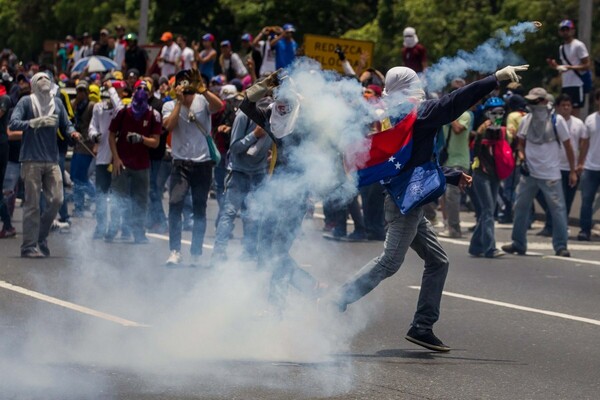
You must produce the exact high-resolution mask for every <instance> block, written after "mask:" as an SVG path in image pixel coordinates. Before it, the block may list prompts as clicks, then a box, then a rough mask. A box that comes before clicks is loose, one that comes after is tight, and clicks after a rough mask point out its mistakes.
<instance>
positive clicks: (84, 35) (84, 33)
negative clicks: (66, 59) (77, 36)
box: [82, 32, 90, 38]
mask: <svg viewBox="0 0 600 400" xmlns="http://www.w3.org/2000/svg"><path fill="white" fill-rule="evenodd" d="M82 37H84V38H86V37H90V34H89V33H88V32H83V36H82Z"/></svg>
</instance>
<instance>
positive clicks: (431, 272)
mask: <svg viewBox="0 0 600 400" xmlns="http://www.w3.org/2000/svg"><path fill="white" fill-rule="evenodd" d="M384 209H385V220H386V221H387V223H388V231H387V234H386V238H385V243H384V249H383V253H382V254H381V255H380V256H379V257H376V258H374V259H373V260H371V261H370V262H369V263H368V264H367V265H365V266H364V267H362V268H361V270H360V271H358V273H356V275H354V277H352V279H350V280H349V281H348V282H346V283H345V284H344V285H343V286H342V288H341V290H340V295H339V303H340V304H341V305H344V306H345V305H347V304H350V303H353V302H355V301H357V300H359V299H360V298H362V297H363V296H365V295H366V294H367V293H369V292H370V291H371V290H373V289H374V288H375V287H376V286H377V285H379V283H380V282H381V281H383V280H384V279H386V278H389V277H390V276H392V275H394V274H395V273H396V272H398V270H399V269H400V266H401V265H402V263H403V262H404V257H405V256H406V252H407V251H408V248H409V247H410V248H412V249H413V250H414V251H415V252H416V253H417V254H418V255H419V257H421V259H422V260H424V261H425V271H423V279H422V281H421V292H420V293H419V302H418V304H417V311H416V312H415V316H414V319H413V323H412V325H413V326H415V327H417V328H426V329H427V328H429V329H431V328H432V327H433V324H435V323H436V321H437V320H438V318H439V315H440V302H441V300H442V291H443V290H444V284H445V282H446V276H447V274H448V265H449V262H448V257H447V256H446V252H445V251H444V249H443V248H442V246H441V245H440V242H439V241H438V239H437V236H436V234H435V232H434V230H433V227H432V225H431V223H430V222H429V221H428V220H427V219H426V218H425V217H424V211H423V208H422V207H417V208H415V209H413V210H412V211H410V212H409V213H408V214H406V215H403V214H401V213H400V210H399V209H398V206H396V204H395V203H394V201H393V199H392V198H391V197H390V196H389V195H386V197H385V204H384Z"/></svg>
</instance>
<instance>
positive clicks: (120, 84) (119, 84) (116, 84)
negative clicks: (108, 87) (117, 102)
mask: <svg viewBox="0 0 600 400" xmlns="http://www.w3.org/2000/svg"><path fill="white" fill-rule="evenodd" d="M112 86H113V87H114V88H115V89H125V88H126V87H127V84H126V83H125V82H123V81H113V83H112Z"/></svg>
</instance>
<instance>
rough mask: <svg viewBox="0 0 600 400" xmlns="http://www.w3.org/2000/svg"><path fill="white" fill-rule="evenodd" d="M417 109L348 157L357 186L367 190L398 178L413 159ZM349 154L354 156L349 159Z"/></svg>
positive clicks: (348, 167) (347, 161) (361, 143)
mask: <svg viewBox="0 0 600 400" xmlns="http://www.w3.org/2000/svg"><path fill="white" fill-rule="evenodd" d="M416 120H417V112H416V109H414V110H413V111H411V112H410V113H409V114H407V115H406V116H405V117H404V118H402V119H401V120H400V121H399V122H397V123H396V124H395V125H394V126H393V127H392V128H390V129H386V130H384V131H381V132H378V133H376V134H374V135H371V136H369V137H367V138H365V139H364V140H363V141H361V142H360V143H359V144H357V146H356V147H354V146H353V147H354V148H355V150H356V151H354V152H352V151H350V152H347V153H346V168H347V169H348V170H349V171H351V172H353V171H357V174H358V186H366V185H370V184H372V183H375V182H379V181H381V180H384V179H387V178H391V177H393V176H396V175H398V173H400V170H401V169H402V168H404V166H405V165H406V163H407V162H408V160H409V159H410V156H411V152H412V143H413V140H412V139H413V126H414V124H415V121H416ZM349 154H352V155H351V156H349Z"/></svg>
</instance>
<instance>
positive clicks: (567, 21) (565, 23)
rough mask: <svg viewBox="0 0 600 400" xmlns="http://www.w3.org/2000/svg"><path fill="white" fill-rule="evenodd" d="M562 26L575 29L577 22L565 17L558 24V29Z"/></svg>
mask: <svg viewBox="0 0 600 400" xmlns="http://www.w3.org/2000/svg"><path fill="white" fill-rule="evenodd" d="M562 28H569V29H575V24H574V23H573V21H571V20H570V19H563V20H562V21H561V22H560V24H559V25H558V29H562Z"/></svg>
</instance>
